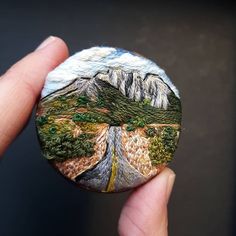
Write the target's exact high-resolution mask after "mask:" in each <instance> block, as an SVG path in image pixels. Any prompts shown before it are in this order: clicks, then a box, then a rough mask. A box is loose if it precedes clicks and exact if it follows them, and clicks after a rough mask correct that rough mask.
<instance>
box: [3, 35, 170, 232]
mask: <svg viewBox="0 0 236 236" xmlns="http://www.w3.org/2000/svg"><path fill="white" fill-rule="evenodd" d="M68 54H69V53H68V48H67V46H66V44H65V43H64V42H63V41H62V40H61V39H59V38H57V37H49V38H48V39H47V40H45V41H44V42H43V43H42V44H41V45H40V46H39V47H38V48H37V49H36V50H35V51H34V52H32V53H30V54H29V55H27V56H26V57H25V58H23V59H22V60H20V61H19V62H17V63H16V64H15V65H14V66H12V67H11V68H10V69H9V70H8V71H7V72H6V73H5V74H4V75H3V76H1V77H0V111H1V112H0V124H1V126H0V155H2V154H3V153H4V151H5V150H6V148H7V147H8V146H9V144H10V143H11V142H12V141H13V140H14V138H15V137H16V136H17V135H18V134H19V132H20V131H21V130H22V129H23V127H24V125H25V124H26V122H27V120H28V119H29V116H30V114H31V112H32V109H33V107H34V105H35V102H36V100H37V98H38V96H39V94H40V91H41V90H42V87H43V84H44V79H45V77H46V75H47V74H48V72H49V71H51V70H52V69H53V68H55V67H56V66H57V65H58V64H60V63H61V62H63V61H64V60H65V59H66V58H67V57H68ZM9 108H10V109H9ZM174 179H175V174H174V172H173V171H172V170H170V169H169V168H165V170H163V171H162V172H161V174H159V175H158V176H157V177H155V178H153V179H152V180H151V181H149V182H148V183H147V184H145V185H143V186H141V187H139V188H138V189H136V190H135V191H134V192H133V193H132V194H131V195H130V197H129V199H128V200H127V202H126V203H125V205H124V207H123V209H122V212H121V216H120V220H119V226H118V231H119V233H120V235H121V236H129V235H131V236H139V235H140V236H141V235H147V236H152V235H153V236H166V235H167V203H168V199H169V196H170V193H171V190H172V187H173V183H174Z"/></svg>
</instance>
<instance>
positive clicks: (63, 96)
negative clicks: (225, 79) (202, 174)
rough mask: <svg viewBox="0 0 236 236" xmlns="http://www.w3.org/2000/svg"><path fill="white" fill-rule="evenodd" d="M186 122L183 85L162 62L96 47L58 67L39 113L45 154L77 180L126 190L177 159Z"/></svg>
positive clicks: (96, 187) (47, 84)
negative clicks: (183, 118) (181, 95)
mask: <svg viewBox="0 0 236 236" xmlns="http://www.w3.org/2000/svg"><path fill="white" fill-rule="evenodd" d="M180 123H181V103H180V98H179V94H178V90H177V89H176V87H175V86H174V85H173V84H172V82H171V81H170V79H169V78H168V77H167V75H166V74H165V72H164V70H162V69H161V68H160V67H158V66H157V65H156V64H155V63H154V62H152V61H150V60H148V59H146V58H144V57H142V56H140V55H138V54H136V53H132V52H128V51H125V50H122V49H117V48H111V47H93V48H90V49H86V50H83V51H81V52H78V53H76V54H75V55H73V56H71V57H70V58H68V59H67V60H66V61H65V62H64V63H62V64H61V65H59V66H58V67H57V68H56V69H54V70H53V71H52V72H50V73H49V74H48V76H47V78H46V81H45V85H44V88H43V90H42V94H41V99H40V101H39V104H38V108H37V113H36V126H37V131H38V137H39V141H40V144H41V148H42V152H43V155H44V156H45V158H47V159H48V160H49V162H50V163H51V164H52V165H53V166H54V167H55V168H56V169H57V170H58V171H59V172H60V173H61V174H62V175H64V176H65V177H66V178H68V179H69V180H71V181H73V182H74V183H76V184H77V185H79V186H81V187H84V188H86V189H89V190H93V191H99V192H120V191H125V190H128V189H131V188H134V187H137V186H139V185H141V184H143V183H145V182H147V181H148V180H149V179H151V178H152V177H153V176H155V175H157V174H158V173H159V172H160V171H161V170H162V169H163V168H164V167H165V166H166V165H167V163H168V162H170V161H171V160H172V158H173V153H174V151H175V149H176V146H177V142H178V138H179V133H180Z"/></svg>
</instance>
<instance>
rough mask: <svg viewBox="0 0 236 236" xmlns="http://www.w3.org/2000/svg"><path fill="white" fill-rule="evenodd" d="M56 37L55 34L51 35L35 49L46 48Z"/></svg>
mask: <svg viewBox="0 0 236 236" xmlns="http://www.w3.org/2000/svg"><path fill="white" fill-rule="evenodd" d="M55 39H56V38H55V37H54V36H49V37H48V38H46V39H45V40H44V41H43V42H42V43H41V44H40V45H39V46H38V47H37V48H36V49H35V51H37V50H39V49H43V48H45V47H46V46H47V45H49V44H50V43H52V42H53V41H54V40H55Z"/></svg>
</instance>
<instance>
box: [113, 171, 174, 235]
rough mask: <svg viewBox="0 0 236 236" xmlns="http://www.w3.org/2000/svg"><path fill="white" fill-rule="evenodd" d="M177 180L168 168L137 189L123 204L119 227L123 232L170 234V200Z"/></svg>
mask: <svg viewBox="0 0 236 236" xmlns="http://www.w3.org/2000/svg"><path fill="white" fill-rule="evenodd" d="M174 180H175V174H174V172H173V171H172V170H171V169H169V168H165V169H164V170H163V171H162V172H161V173H160V174H159V175H158V176H156V177H155V178H153V179H152V180H151V181H149V182H148V183H146V184H145V185H143V186H141V187H139V188H138V189H136V190H135V191H134V192H133V193H132V194H131V195H130V197H129V198H128V200H127V202H126V204H125V205H124V207H123V209H122V212H121V215H120V219H119V226H118V231H119V234H120V235H121V236H127V235H136V236H139V235H140V236H141V235H148V236H152V235H153V236H167V235H168V232H167V224H168V219H167V204H168V200H169V197H170V194H171V191H172V187H173V184H174Z"/></svg>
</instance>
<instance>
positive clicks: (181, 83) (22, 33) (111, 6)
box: [0, 1, 236, 236]
mask: <svg viewBox="0 0 236 236" xmlns="http://www.w3.org/2000/svg"><path fill="white" fill-rule="evenodd" d="M235 18H236V16H235V8H234V6H233V4H231V3H229V2H225V1H224V2H223V1H222V2H219V1H218V2H215V1H214V2H213V1H208V2H206V1H205V2H203V1H197V2H192V3H187V2H186V3H184V4H180V3H179V2H171V3H170V2H168V4H167V3H162V2H150V3H149V2H146V1H145V2H142V3H139V2H136V3H135V4H131V3H127V2H120V1H117V2H116V1H99V2H97V3H95V2H94V3H92V2H89V3H84V2H81V3H80V2H78V1H63V2H59V1H57V2H56V1H55V2H53V3H52V2H51V3H49V2H42V1H39V2H38V3H37V4H34V3H30V2H28V3H24V2H22V1H20V2H19V1H15V2H14V1H11V2H8V1H5V2H4V1H1V3H0V30H1V37H0V47H1V53H0V61H1V64H0V74H1V73H3V72H4V71H5V70H6V69H7V68H8V67H9V66H10V65H11V64H13V63H14V62H15V61H17V60H18V59H19V58H21V57H22V56H23V55H25V54H26V53H28V52H30V51H31V50H33V49H34V48H35V47H36V46H37V45H38V44H39V42H40V41H41V40H42V39H44V38H46V37H47V36H48V35H57V36H59V37H62V38H63V39H64V40H65V41H66V42H67V43H68V45H69V47H70V50H71V52H72V53H74V52H76V51H79V50H81V49H83V48H88V47H91V46H94V45H108V46H116V47H121V48H125V49H127V50H131V51H136V52H138V53H140V54H142V55H144V56H146V57H148V58H150V59H152V60H154V61H156V62H157V63H158V64H159V65H160V66H161V67H162V68H164V69H165V70H166V71H167V74H168V75H169V76H170V77H171V78H172V80H173V82H174V83H175V84H176V85H177V87H178V88H179V90H180V94H181V97H182V104H183V133H182V136H181V140H180V143H179V148H178V150H177V152H176V155H175V159H176V161H174V162H173V163H172V164H171V167H172V168H173V169H174V170H175V172H176V173H177V180H176V184H175V188H174V191H173V195H172V198H171V201H170V204H169V228H170V235H175V236H185V235H186V236H189V235H191V236H195V235H196V236H199V235H201V236H208V235H215V236H217V235H236V224H235V221H236V204H235V200H236V186H235V185H236V175H235V173H236V169H235V168H236V161H235V139H236V137H235V125H234V121H235V118H236V117H235V92H236V91H235V77H236V71H235V53H236V52H235V42H236V41H235V33H236V29H235ZM16 115H17V114H16ZM0 193H1V194H0V209H1V210H0V235H1V236H9V235H10V236H12V235H17V236H18V235H24V236H28V235H34V236H37V235H45V236H47V235H50V236H51V235H72V234H73V235H103V236H104V235H109V236H110V235H117V229H116V228H117V221H118V218H119V213H120V209H121V207H122V205H123V203H124V201H125V199H126V197H127V193H125V194H115V195H104V194H96V193H89V192H84V191H82V190H79V189H77V188H76V187H75V186H73V185H70V184H68V183H67V182H66V181H65V180H64V179H63V178H61V177H60V176H59V175H58V174H56V173H55V171H54V170H53V169H52V168H51V167H50V166H49V165H48V164H47V162H46V160H44V158H43V157H42V156H41V154H40V149H39V145H38V142H37V138H36V133H35V127H34V117H32V118H31V120H30V122H29V125H28V127H27V128H26V129H25V131H24V132H23V133H22V134H21V135H20V136H19V137H18V138H17V140H16V141H15V142H14V143H13V144H12V146H11V147H10V148H9V150H8V151H7V152H6V154H5V155H4V158H3V159H2V161H1V165H0Z"/></svg>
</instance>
